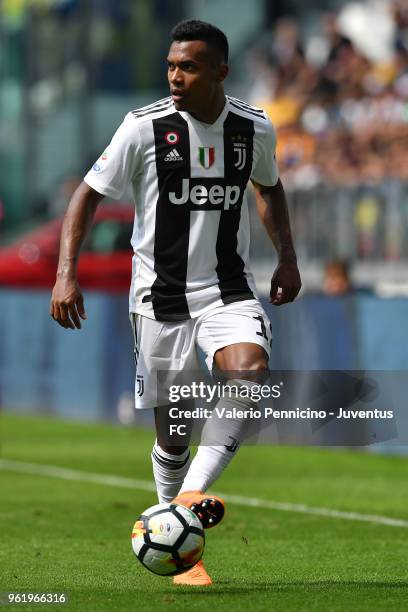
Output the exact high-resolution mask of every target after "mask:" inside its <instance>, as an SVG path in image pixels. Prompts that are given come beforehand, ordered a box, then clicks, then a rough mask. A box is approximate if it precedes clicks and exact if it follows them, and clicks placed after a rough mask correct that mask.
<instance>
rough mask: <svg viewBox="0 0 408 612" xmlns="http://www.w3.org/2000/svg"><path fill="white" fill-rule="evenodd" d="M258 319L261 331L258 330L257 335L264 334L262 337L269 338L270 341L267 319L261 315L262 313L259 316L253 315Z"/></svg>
mask: <svg viewBox="0 0 408 612" xmlns="http://www.w3.org/2000/svg"><path fill="white" fill-rule="evenodd" d="M253 318H254V319H255V320H256V321H259V323H260V324H261V331H260V332H256V335H257V336H262V338H265V340H267V341H268V342H269V338H268V336H267V335H266V325H265V321H264V320H263V318H262V317H261V315H258V316H257V317H253Z"/></svg>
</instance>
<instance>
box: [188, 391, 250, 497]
mask: <svg viewBox="0 0 408 612" xmlns="http://www.w3.org/2000/svg"><path fill="white" fill-rule="evenodd" d="M228 384H229V385H233V384H237V385H238V387H240V386H241V387H242V386H247V387H251V386H252V385H253V384H254V383H251V382H249V381H245V380H237V379H236V380H230V381H228ZM217 407H218V408H219V409H220V408H226V409H227V410H233V409H234V408H235V409H236V410H248V409H249V408H254V407H255V402H254V401H252V400H251V399H250V398H248V397H240V396H239V395H238V394H237V395H235V396H231V397H223V398H221V399H220V401H219V402H218V403H217ZM245 424H246V420H245V419H227V418H224V419H220V418H218V417H216V416H215V414H214V415H213V417H212V419H208V420H207V422H206V423H205V425H204V427H203V430H202V432H201V444H200V446H199V447H198V450H197V453H196V455H195V457H194V459H193V461H192V462H191V465H190V468H189V470H188V472H187V475H186V477H185V479H184V482H183V485H182V487H181V489H180V493H183V492H184V491H201V492H204V491H206V490H207V489H208V488H209V487H210V486H211V485H212V484H213V483H214V482H215V481H216V480H217V479H218V478H219V476H220V475H221V473H222V472H223V471H224V470H225V468H226V467H227V465H228V464H229V462H230V461H231V459H232V458H233V457H234V456H235V454H236V452H237V450H238V447H239V445H240V443H241V442H242V440H243V439H244V437H245Z"/></svg>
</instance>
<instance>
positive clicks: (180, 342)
mask: <svg viewBox="0 0 408 612" xmlns="http://www.w3.org/2000/svg"><path fill="white" fill-rule="evenodd" d="M131 324H132V330H133V335H134V350H135V363H136V384H135V406H136V410H138V409H144V408H151V409H153V408H154V409H155V423H156V428H157V435H156V440H155V442H154V445H153V449H152V453H151V459H152V466H153V475H154V479H155V483H156V489H157V496H158V499H159V502H160V503H164V502H170V501H171V500H172V499H173V498H174V497H175V495H176V494H177V493H178V491H179V489H180V486H181V484H182V482H183V480H184V477H185V475H186V473H187V471H188V467H189V463H190V452H189V449H188V441H189V437H188V436H186V440H187V443H186V444H185V445H184V446H182V445H169V443H168V441H167V440H166V439H165V436H164V432H165V431H166V422H167V414H168V407H167V405H168V402H169V395H168V390H167V388H168V385H169V384H171V377H172V376H173V374H172V373H173V372H174V371H175V370H176V369H177V368H178V367H179V366H180V363H182V353H183V348H184V346H185V338H186V330H185V329H184V327H185V326H183V324H180V323H175V324H173V323H163V322H160V321H155V320H154V319H149V318H148V317H144V316H141V315H135V314H132V315H131Z"/></svg>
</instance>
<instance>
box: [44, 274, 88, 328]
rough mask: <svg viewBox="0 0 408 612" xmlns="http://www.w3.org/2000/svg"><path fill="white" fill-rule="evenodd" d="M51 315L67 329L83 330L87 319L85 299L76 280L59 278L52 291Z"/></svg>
mask: <svg viewBox="0 0 408 612" xmlns="http://www.w3.org/2000/svg"><path fill="white" fill-rule="evenodd" d="M50 315H51V316H52V318H53V319H54V321H56V322H57V323H59V324H60V325H61V327H65V329H75V328H77V329H81V319H86V313H85V308H84V298H83V295H82V292H81V289H80V287H79V285H78V283H77V281H76V280H75V279H72V278H64V277H57V280H56V282H55V285H54V289H53V290H52V296H51V304H50Z"/></svg>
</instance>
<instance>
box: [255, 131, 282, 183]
mask: <svg viewBox="0 0 408 612" xmlns="http://www.w3.org/2000/svg"><path fill="white" fill-rule="evenodd" d="M259 138H260V140H261V143H260V153H259V155H258V159H257V160H255V163H254V165H253V168H252V174H251V179H253V180H254V181H255V182H256V183H259V184H260V185H264V186H265V187H270V186H273V185H276V183H277V182H278V178H279V170H278V164H277V161H276V133H275V128H274V127H273V125H272V123H271V122H270V120H269V119H268V120H267V124H266V129H265V131H263V132H262V133H260V134H259Z"/></svg>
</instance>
